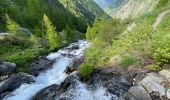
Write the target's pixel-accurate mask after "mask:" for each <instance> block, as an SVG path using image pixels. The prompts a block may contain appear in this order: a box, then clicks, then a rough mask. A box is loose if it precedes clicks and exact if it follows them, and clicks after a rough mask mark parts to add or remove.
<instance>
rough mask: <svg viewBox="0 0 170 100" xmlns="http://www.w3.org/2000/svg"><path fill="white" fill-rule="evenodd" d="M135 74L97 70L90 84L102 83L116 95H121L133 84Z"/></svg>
mask: <svg viewBox="0 0 170 100" xmlns="http://www.w3.org/2000/svg"><path fill="white" fill-rule="evenodd" d="M134 76H135V74H126V75H122V74H121V73H119V72H105V71H102V70H96V71H95V72H94V75H93V77H92V78H91V79H90V81H89V84H96V83H98V84H101V85H102V86H103V87H105V88H107V90H108V91H109V92H110V93H111V94H114V95H117V96H121V95H123V94H124V93H125V92H127V91H128V89H129V88H130V87H131V86H132V85H133V78H134Z"/></svg>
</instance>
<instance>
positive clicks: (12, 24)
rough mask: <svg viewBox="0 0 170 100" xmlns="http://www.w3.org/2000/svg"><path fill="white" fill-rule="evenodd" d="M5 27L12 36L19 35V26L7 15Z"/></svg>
mask: <svg viewBox="0 0 170 100" xmlns="http://www.w3.org/2000/svg"><path fill="white" fill-rule="evenodd" d="M6 27H7V29H8V31H9V32H11V33H12V34H13V35H17V34H18V33H19V25H18V24H17V23H16V22H14V21H13V20H12V19H11V18H10V17H9V16H8V15H7V14H6Z"/></svg>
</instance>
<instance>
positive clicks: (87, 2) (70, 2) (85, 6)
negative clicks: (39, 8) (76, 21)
mask: <svg viewBox="0 0 170 100" xmlns="http://www.w3.org/2000/svg"><path fill="white" fill-rule="evenodd" d="M59 1H60V2H61V3H62V4H63V5H64V6H65V8H67V9H68V10H69V11H70V12H72V13H73V14H74V15H76V16H78V17H81V18H83V19H85V20H86V21H87V22H89V23H93V21H94V19H95V17H99V18H101V17H102V15H103V14H105V12H104V11H103V10H102V9H101V8H100V7H99V6H98V5H97V4H96V3H95V2H94V1H93V0H59Z"/></svg>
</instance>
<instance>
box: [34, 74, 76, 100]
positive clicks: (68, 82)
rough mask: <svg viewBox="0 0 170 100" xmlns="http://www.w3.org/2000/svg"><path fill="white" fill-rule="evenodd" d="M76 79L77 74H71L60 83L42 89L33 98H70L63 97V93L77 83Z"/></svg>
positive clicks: (40, 99)
mask: <svg viewBox="0 0 170 100" xmlns="http://www.w3.org/2000/svg"><path fill="white" fill-rule="evenodd" d="M76 79H77V77H76V76H75V75H70V76H68V77H67V78H66V79H65V80H64V82H62V83H61V84H60V85H56V84H53V85H51V86H48V87H46V88H44V89H42V90H41V91H39V92H38V93H37V94H36V95H34V96H33V97H32V100H68V98H67V97H64V96H63V97H62V95H63V93H64V92H66V91H67V90H68V88H70V87H71V86H74V85H75V83H76ZM70 100H71V99H70Z"/></svg>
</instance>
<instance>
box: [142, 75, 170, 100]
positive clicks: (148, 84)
mask: <svg viewBox="0 0 170 100" xmlns="http://www.w3.org/2000/svg"><path fill="white" fill-rule="evenodd" d="M164 74H165V73H164ZM169 82H170V80H169V79H168V78H167V77H165V76H163V75H161V74H159V73H149V74H148V75H147V76H146V77H145V78H144V79H143V80H142V81H141V82H140V84H142V86H143V87H144V88H145V89H146V91H147V92H148V93H149V94H150V95H151V97H152V99H155V98H158V100H162V98H167V99H163V100H168V99H170V97H169V91H168V90H169V89H170V87H169V84H170V83H169Z"/></svg>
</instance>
